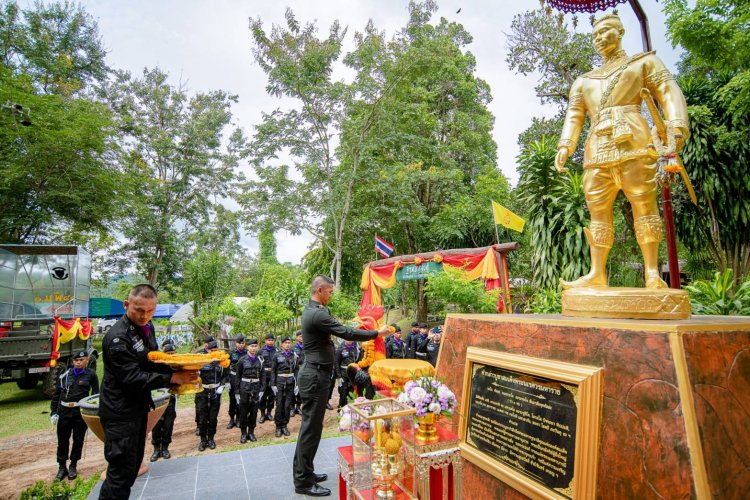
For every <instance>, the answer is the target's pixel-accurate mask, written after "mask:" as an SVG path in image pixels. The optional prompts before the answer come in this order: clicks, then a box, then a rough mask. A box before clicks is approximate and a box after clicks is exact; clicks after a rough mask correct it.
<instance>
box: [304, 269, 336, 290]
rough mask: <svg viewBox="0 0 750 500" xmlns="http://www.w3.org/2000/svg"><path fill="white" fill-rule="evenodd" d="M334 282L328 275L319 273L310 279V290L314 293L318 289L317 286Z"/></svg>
mask: <svg viewBox="0 0 750 500" xmlns="http://www.w3.org/2000/svg"><path fill="white" fill-rule="evenodd" d="M334 283H335V282H334V281H333V280H332V279H331V278H330V277H329V276H326V275H324V274H319V275H317V276H316V277H314V278H313V280H312V286H311V287H310V290H311V291H312V293H315V292H317V291H318V288H320V287H322V286H325V285H333V284H334Z"/></svg>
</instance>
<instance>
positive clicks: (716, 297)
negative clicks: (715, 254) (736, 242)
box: [685, 269, 750, 316]
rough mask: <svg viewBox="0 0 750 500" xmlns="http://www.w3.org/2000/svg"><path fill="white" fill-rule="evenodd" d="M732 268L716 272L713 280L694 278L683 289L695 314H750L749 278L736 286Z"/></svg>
mask: <svg viewBox="0 0 750 500" xmlns="http://www.w3.org/2000/svg"><path fill="white" fill-rule="evenodd" d="M732 274H733V273H732V270H731V269H727V270H726V271H724V272H723V273H720V272H717V273H716V274H715V275H714V280H713V281H703V280H696V281H693V282H692V283H691V284H690V285H688V286H686V287H685V289H686V290H687V291H688V293H689V294H690V303H691V305H692V307H693V313H695V314H715V315H721V316H728V315H731V316H750V280H747V281H745V282H744V283H742V284H741V285H739V286H736V284H735V282H734V279H733V277H732Z"/></svg>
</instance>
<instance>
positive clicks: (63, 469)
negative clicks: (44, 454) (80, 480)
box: [55, 465, 68, 481]
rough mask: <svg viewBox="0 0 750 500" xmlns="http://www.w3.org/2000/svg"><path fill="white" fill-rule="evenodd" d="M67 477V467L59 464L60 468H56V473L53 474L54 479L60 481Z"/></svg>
mask: <svg viewBox="0 0 750 500" xmlns="http://www.w3.org/2000/svg"><path fill="white" fill-rule="evenodd" d="M66 477H68V468H67V467H65V466H64V465H61V466H60V468H59V469H58V470H57V475H56V476H55V481H62V480H63V479H65V478H66Z"/></svg>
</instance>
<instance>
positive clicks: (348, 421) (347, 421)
mask: <svg viewBox="0 0 750 500" xmlns="http://www.w3.org/2000/svg"><path fill="white" fill-rule="evenodd" d="M351 428H352V416H351V415H350V414H348V413H347V414H345V415H342V417H341V419H340V420H339V430H340V431H348V430H350V429H351Z"/></svg>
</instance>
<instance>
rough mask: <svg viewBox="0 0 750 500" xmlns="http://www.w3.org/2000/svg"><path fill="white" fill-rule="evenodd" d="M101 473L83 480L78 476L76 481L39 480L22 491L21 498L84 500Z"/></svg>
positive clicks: (27, 499)
mask: <svg viewBox="0 0 750 500" xmlns="http://www.w3.org/2000/svg"><path fill="white" fill-rule="evenodd" d="M98 480H99V474H94V475H93V476H91V477H90V478H88V479H86V480H83V479H81V478H80V477H78V478H77V479H76V480H75V482H74V483H71V482H69V481H52V482H51V483H46V482H44V481H37V482H36V483H35V484H34V486H31V487H29V488H26V489H25V490H23V491H22V492H21V496H20V497H19V498H20V500H84V499H85V498H86V497H88V496H89V493H91V490H92V489H94V485H96V482H97V481H98Z"/></svg>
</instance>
